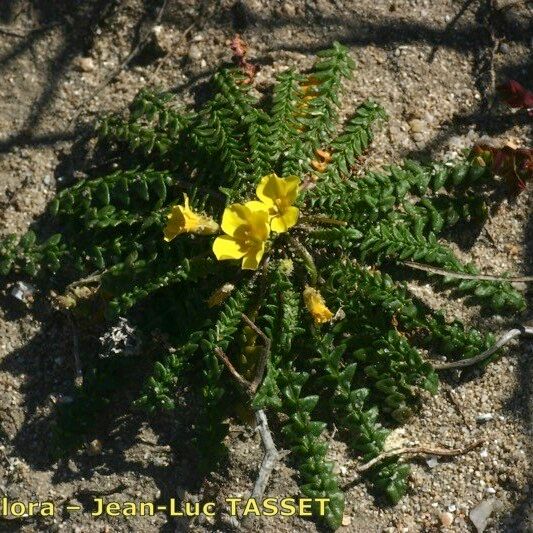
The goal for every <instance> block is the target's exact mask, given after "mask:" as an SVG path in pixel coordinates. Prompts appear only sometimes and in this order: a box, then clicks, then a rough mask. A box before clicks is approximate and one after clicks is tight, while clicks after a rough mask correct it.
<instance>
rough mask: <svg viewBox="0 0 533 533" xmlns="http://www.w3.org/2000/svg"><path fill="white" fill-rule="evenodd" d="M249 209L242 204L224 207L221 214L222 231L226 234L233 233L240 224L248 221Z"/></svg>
mask: <svg viewBox="0 0 533 533" xmlns="http://www.w3.org/2000/svg"><path fill="white" fill-rule="evenodd" d="M249 213H250V211H249V209H248V208H247V207H245V206H244V205H242V204H232V205H230V206H228V207H226V209H224V214H223V215H222V224H221V227H222V231H223V232H224V233H227V234H228V235H232V236H233V235H235V232H236V231H237V229H238V228H239V227H240V226H243V225H245V224H247V223H248V216H249Z"/></svg>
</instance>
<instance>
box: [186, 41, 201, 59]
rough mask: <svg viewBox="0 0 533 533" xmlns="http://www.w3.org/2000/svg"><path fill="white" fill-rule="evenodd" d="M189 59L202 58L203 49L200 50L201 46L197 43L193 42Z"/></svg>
mask: <svg viewBox="0 0 533 533" xmlns="http://www.w3.org/2000/svg"><path fill="white" fill-rule="evenodd" d="M189 59H190V60H191V61H198V60H200V59H202V50H200V47H199V46H196V45H195V44H192V45H191V47H190V48H189Z"/></svg>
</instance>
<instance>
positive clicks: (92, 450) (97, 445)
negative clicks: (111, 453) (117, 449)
mask: <svg viewBox="0 0 533 533" xmlns="http://www.w3.org/2000/svg"><path fill="white" fill-rule="evenodd" d="M102 448H103V447H102V442H101V441H99V440H98V439H94V440H93V441H91V442H90V443H89V444H88V446H87V453H88V454H89V455H92V456H95V455H100V454H101V453H102Z"/></svg>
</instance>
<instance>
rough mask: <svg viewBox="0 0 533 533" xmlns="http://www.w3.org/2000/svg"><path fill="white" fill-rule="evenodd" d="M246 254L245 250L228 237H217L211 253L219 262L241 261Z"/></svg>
mask: <svg viewBox="0 0 533 533" xmlns="http://www.w3.org/2000/svg"><path fill="white" fill-rule="evenodd" d="M246 252H247V250H246V249H243V248H242V246H241V243H239V242H238V241H236V240H235V239H232V238H231V237H229V236H228V235H222V236H220V237H217V238H216V239H215V242H214V243H213V253H214V254H215V256H216V258H217V259H218V260H219V261H224V260H225V259H241V257H244V254H246Z"/></svg>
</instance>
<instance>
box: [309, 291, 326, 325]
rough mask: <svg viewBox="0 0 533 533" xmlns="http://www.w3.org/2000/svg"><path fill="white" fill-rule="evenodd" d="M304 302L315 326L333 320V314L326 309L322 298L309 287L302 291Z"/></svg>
mask: <svg viewBox="0 0 533 533" xmlns="http://www.w3.org/2000/svg"><path fill="white" fill-rule="evenodd" d="M304 302H305V306H306V307H307V310H308V311H309V313H311V316H312V317H313V319H314V321H315V324H324V323H325V322H329V321H330V320H331V319H332V318H333V313H332V312H331V311H330V310H329V309H328V308H327V306H326V302H325V301H324V298H323V297H322V295H321V294H320V293H319V292H318V291H317V290H316V289H313V288H312V287H309V286H307V287H306V288H305V289H304Z"/></svg>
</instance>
